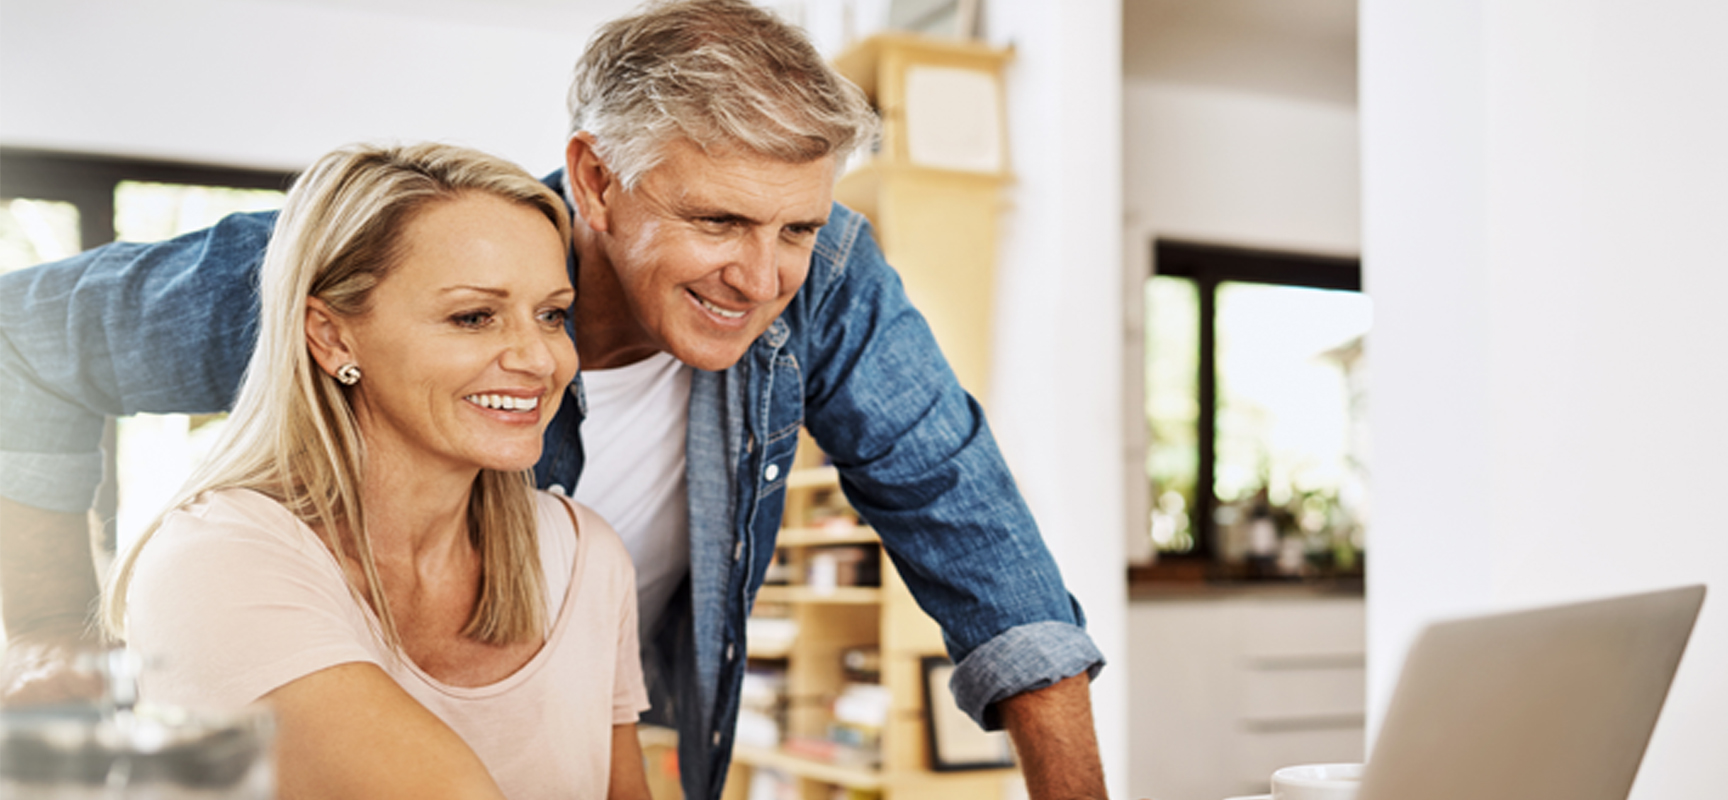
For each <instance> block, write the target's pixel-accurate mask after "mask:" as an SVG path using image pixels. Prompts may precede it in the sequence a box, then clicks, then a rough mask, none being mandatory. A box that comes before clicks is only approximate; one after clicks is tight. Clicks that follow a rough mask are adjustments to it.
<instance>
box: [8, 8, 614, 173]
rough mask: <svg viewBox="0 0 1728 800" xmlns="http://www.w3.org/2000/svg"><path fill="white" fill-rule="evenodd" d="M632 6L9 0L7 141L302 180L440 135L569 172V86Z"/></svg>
mask: <svg viewBox="0 0 1728 800" xmlns="http://www.w3.org/2000/svg"><path fill="white" fill-rule="evenodd" d="M632 5H634V3H633V2H629V0H589V1H588V2H582V3H551V2H544V1H543V0H518V2H514V3H482V2H479V0H426V2H407V0H367V2H362V3H341V2H336V1H335V0H327V1H320V0H301V1H299V2H295V1H294V0H156V1H155V2H136V1H134V0H55V1H54V2H30V1H29V0H0V142H4V143H5V144H7V145H10V146H23V147H43V148H52V149H61V150H75V151H85V152H98V153H112V154H123V155H133V156H144V157H157V158H170V159H182V160H193V161H200V162H207V163H218V164H228V165H235V166H257V167H269V168H280V169H298V168H300V167H303V166H305V165H306V164H307V163H309V162H311V161H312V159H314V158H316V157H317V156H319V155H321V154H322V153H324V152H325V151H328V150H330V149H331V148H333V147H335V146H337V145H340V144H344V143H347V142H352V141H359V140H377V141H389V140H414V139H424V138H436V139H441V140H444V141H450V142H455V143H460V144H467V145H470V146H474V147H479V148H481V149H484V150H488V151H491V152H494V153H497V154H499V155H502V156H505V157H507V158H511V159H513V160H515V161H517V162H519V163H521V164H522V165H523V166H525V167H527V168H528V169H529V170H530V171H532V172H535V173H536V174H539V173H543V172H548V171H550V170H552V169H553V168H555V167H557V166H559V165H560V164H562V161H563V157H562V153H563V139H564V132H565V119H566V114H565V112H564V90H565V88H566V87H567V85H568V83H569V76H570V70H571V67H572V66H573V65H574V64H575V61H576V56H577V55H578V54H579V53H580V52H581V49H582V45H583V43H584V42H585V41H586V40H587V37H588V34H589V32H590V31H591V30H592V28H593V27H594V26H595V25H596V24H598V22H600V21H602V20H604V19H607V18H609V17H612V16H615V15H616V14H618V13H621V12H622V11H624V10H626V9H628V8H630V7H631V6H632Z"/></svg>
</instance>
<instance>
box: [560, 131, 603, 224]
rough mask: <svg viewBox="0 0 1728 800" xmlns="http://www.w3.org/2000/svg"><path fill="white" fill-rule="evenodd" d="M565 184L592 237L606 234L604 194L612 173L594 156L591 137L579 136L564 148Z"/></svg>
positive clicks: (588, 134) (587, 135)
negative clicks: (592, 234) (594, 234)
mask: <svg viewBox="0 0 1728 800" xmlns="http://www.w3.org/2000/svg"><path fill="white" fill-rule="evenodd" d="M564 180H566V181H568V182H569V184H570V197H571V198H572V199H573V200H575V201H576V215H577V216H579V217H581V218H582V222H583V223H585V224H586V225H587V226H588V228H589V229H590V230H592V231H594V232H595V233H605V232H606V231H608V230H610V229H611V227H612V224H611V222H610V220H608V219H607V217H606V212H607V208H606V190H607V189H608V188H610V187H611V185H612V181H613V175H612V170H610V169H607V168H606V163H605V162H603V161H601V160H600V154H599V153H596V152H594V134H591V133H589V132H587V131H581V132H578V133H577V134H576V135H575V136H572V137H570V143H569V144H567V145H565V147H564Z"/></svg>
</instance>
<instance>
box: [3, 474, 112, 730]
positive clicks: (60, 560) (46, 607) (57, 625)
mask: <svg viewBox="0 0 1728 800" xmlns="http://www.w3.org/2000/svg"><path fill="white" fill-rule="evenodd" d="M97 593H98V590H97V587H96V566H95V561H94V559H93V558H92V556H91V551H90V522H89V517H88V515H87V514H66V513H60V512H54V511H44V510H42V509H39V508H34V507H31V506H27V505H23V504H21V503H15V502H13V501H11V500H7V499H4V498H0V604H3V605H4V610H5V622H6V652H5V657H4V659H3V660H0V706H12V705H27V704H40V703H57V702H64V701H67V700H80V699H89V698H93V697H96V696H98V695H99V693H100V692H101V691H102V682H101V680H100V678H98V677H97V673H95V672H93V671H92V670H90V669H87V668H80V666H79V664H78V661H79V660H80V659H79V657H80V656H81V655H86V654H90V653H93V652H95V651H97V650H99V649H100V648H101V646H102V642H101V637H100V636H99V635H98V634H97V632H96V631H95V629H94V628H93V627H92V624H91V623H92V618H91V612H92V610H93V609H94V608H95V602H96V596H97Z"/></svg>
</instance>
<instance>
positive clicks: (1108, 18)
mask: <svg viewBox="0 0 1728 800" xmlns="http://www.w3.org/2000/svg"><path fill="white" fill-rule="evenodd" d="M989 12H990V16H989V19H988V22H987V24H988V29H989V38H990V39H991V40H992V41H993V42H994V43H997V44H1009V43H1011V44H1012V45H1013V46H1014V61H1013V62H1012V63H1011V64H1010V65H1009V68H1008V84H1007V88H1008V98H1007V103H1008V116H1009V134H1008V135H1009V147H1010V150H1011V153H1012V169H1013V172H1014V175H1015V183H1014V185H1013V186H1012V187H1011V188H1010V190H1009V192H1008V201H1009V206H1008V209H1007V210H1006V212H1005V213H1004V215H1003V219H1002V224H1003V230H1004V236H1003V239H1002V243H1001V263H1000V266H999V272H998V273H997V297H996V302H997V306H996V321H995V324H996V337H995V348H994V353H993V355H994V363H993V365H992V367H991V375H992V376H993V377H992V381H993V386H992V387H991V392H990V395H991V396H990V399H989V402H990V408H991V425H992V427H993V428H994V429H995V432H996V435H997V438H998V439H999V440H1000V442H1001V445H1002V449H1003V452H1004V453H1005V454H1006V455H1007V458H1008V461H1009V463H1010V465H1011V466H1012V467H1013V469H1014V474H1015V476H1016V478H1017V479H1018V480H1019V482H1020V487H1021V490H1022V491H1023V492H1024V493H1025V495H1026V499H1027V501H1028V502H1029V503H1030V504H1031V506H1032V510H1033V512H1034V513H1035V514H1036V515H1037V517H1038V521H1039V524H1040V526H1041V528H1042V529H1043V531H1044V537H1045V540H1046V541H1047V542H1048V543H1049V546H1050V549H1051V551H1052V552H1053V553H1054V554H1055V557H1056V561H1057V563H1058V564H1059V565H1060V566H1061V568H1062V576H1063V578H1064V579H1065V580H1066V581H1067V584H1068V588H1069V591H1071V592H1073V593H1074V595H1075V596H1076V597H1077V598H1079V600H1080V602H1081V604H1082V605H1083V606H1084V607H1085V609H1086V614H1087V617H1088V625H1087V627H1088V630H1089V632H1090V633H1091V634H1092V637H1093V639H1094V640H1095V641H1097V643H1098V645H1099V647H1100V648H1101V649H1102V650H1103V651H1104V655H1105V657H1106V658H1107V659H1108V660H1109V662H1110V666H1109V668H1107V669H1106V670H1105V671H1104V673H1103V675H1102V676H1101V677H1100V679H1099V681H1098V682H1097V683H1096V684H1094V685H1093V693H1092V698H1093V706H1092V710H1093V714H1094V715H1096V718H1097V725H1098V737H1099V746H1100V748H1101V750H1102V753H1103V757H1104V769H1105V775H1106V777H1107V778H1108V779H1109V780H1110V786H1111V794H1112V795H1114V796H1117V797H1126V796H1127V793H1126V787H1127V768H1128V761H1127V759H1128V741H1127V740H1128V737H1127V725H1128V723H1127V712H1126V707H1127V691H1128V685H1129V681H1130V680H1131V679H1132V674H1131V671H1130V665H1129V664H1128V663H1127V648H1126V643H1125V631H1126V610H1127V594H1126V591H1127V589H1126V586H1125V581H1124V575H1125V574H1126V562H1125V560H1124V558H1123V552H1122V536H1121V530H1122V525H1123V521H1122V503H1123V499H1122V492H1121V486H1122V473H1121V467H1120V464H1121V447H1122V425H1121V419H1122V406H1121V403H1122V366H1121V365H1122V349H1121V344H1120V342H1121V338H1120V337H1121V329H1120V325H1119V323H1118V320H1117V318H1116V317H1115V316H1114V313H1113V311H1114V309H1116V308H1118V307H1119V303H1120V295H1119V287H1120V285H1121V264H1122V251H1121V246H1120V242H1121V238H1120V237H1121V220H1122V168H1121V164H1122V138H1121V137H1122V128H1121V108H1122V89H1121V87H1122V61H1121V50H1120V41H1121V34H1120V25H1121V8H1120V5H1119V3H1118V2H1115V0H1100V1H1099V2H1091V3H1047V2H1041V1H1040V0H1014V1H1012V2H997V3H993V4H990V6H989ZM1101 310H1103V311H1102V312H1101Z"/></svg>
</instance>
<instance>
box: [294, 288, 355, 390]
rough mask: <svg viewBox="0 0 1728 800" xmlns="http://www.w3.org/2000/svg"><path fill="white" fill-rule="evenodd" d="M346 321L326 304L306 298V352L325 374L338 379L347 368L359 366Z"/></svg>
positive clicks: (316, 299) (315, 299)
mask: <svg viewBox="0 0 1728 800" xmlns="http://www.w3.org/2000/svg"><path fill="white" fill-rule="evenodd" d="M346 334H347V331H346V328H345V327H344V326H343V324H342V318H341V317H338V316H336V312H334V311H331V310H330V306H328V305H325V303H324V301H323V300H320V299H318V298H316V297H308V298H306V349H307V350H308V351H310V352H311V353H312V360H313V361H316V362H318V367H319V368H320V369H322V370H324V374H326V375H330V376H332V377H334V376H335V375H336V370H337V369H340V368H341V367H342V365H343V364H353V363H356V359H355V358H354V351H353V349H352V348H351V347H349V345H348V338H347V335H346Z"/></svg>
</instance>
